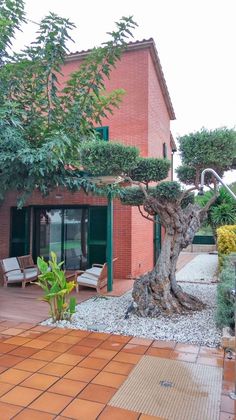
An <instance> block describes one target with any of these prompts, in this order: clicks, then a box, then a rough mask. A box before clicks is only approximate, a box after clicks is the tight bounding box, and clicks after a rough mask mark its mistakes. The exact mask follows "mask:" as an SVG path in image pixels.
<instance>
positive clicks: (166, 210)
mask: <svg viewBox="0 0 236 420" xmlns="http://www.w3.org/2000/svg"><path fill="white" fill-rule="evenodd" d="M144 209H145V210H146V211H147V212H148V213H149V214H154V213H158V216H159V219H160V222H161V224H162V225H163V226H164V227H165V229H166V233H165V238H164V242H163V246H162V249H161V253H160V256H159V258H158V261H157V263H156V266H155V267H154V269H153V270H152V271H150V272H149V273H147V274H145V275H143V276H141V277H139V278H138V279H137V280H136V281H135V283H134V287H133V293H132V295H133V299H134V302H135V303H136V305H135V313H137V314H138V315H140V316H143V317H145V316H150V317H156V316H159V315H172V314H174V313H182V312H184V311H187V310H190V311H195V310H200V309H202V308H203V307H204V304H203V303H202V302H201V301H199V299H197V298H196V297H194V296H191V295H189V294H187V293H185V292H184V291H183V290H182V289H181V287H180V286H179V285H178V284H177V282H176V276H175V273H176V264H177V260H178V257H179V254H180V252H181V251H182V249H184V248H186V247H187V246H188V245H189V244H191V243H192V241H193V238H194V235H195V233H196V232H197V231H198V229H199V227H200V226H201V224H202V222H203V220H204V219H205V217H206V215H207V211H205V210H203V209H200V208H199V207H198V206H197V205H193V204H189V205H188V206H187V207H186V208H185V209H182V208H181V205H180V203H178V204H177V203H176V202H175V203H171V202H169V203H167V204H166V205H165V206H163V205H160V204H159V203H158V202H157V200H155V198H152V197H148V198H147V199H146V201H145V204H144Z"/></svg>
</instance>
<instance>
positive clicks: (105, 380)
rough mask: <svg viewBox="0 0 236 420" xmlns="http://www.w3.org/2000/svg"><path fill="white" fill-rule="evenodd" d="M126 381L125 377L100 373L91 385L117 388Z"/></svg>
mask: <svg viewBox="0 0 236 420" xmlns="http://www.w3.org/2000/svg"><path fill="white" fill-rule="evenodd" d="M126 379H127V376H124V375H118V374H116V373H110V372H100V373H99V374H98V375H97V376H96V377H95V378H94V379H93V380H92V383H93V384H98V385H105V386H110V387H112V388H119V387H120V386H121V384H123V382H124V381H125V380H126Z"/></svg>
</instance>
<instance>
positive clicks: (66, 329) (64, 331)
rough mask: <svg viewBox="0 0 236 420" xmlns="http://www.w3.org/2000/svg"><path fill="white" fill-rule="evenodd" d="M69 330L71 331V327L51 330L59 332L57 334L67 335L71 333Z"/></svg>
mask: <svg viewBox="0 0 236 420" xmlns="http://www.w3.org/2000/svg"><path fill="white" fill-rule="evenodd" d="M69 331H71V330H70V329H69V328H56V327H54V328H52V329H51V330H50V331H49V332H50V333H52V334H57V335H60V336H62V335H66V334H68V333H69Z"/></svg>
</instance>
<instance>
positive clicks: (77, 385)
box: [48, 378, 88, 397]
mask: <svg viewBox="0 0 236 420" xmlns="http://www.w3.org/2000/svg"><path fill="white" fill-rule="evenodd" d="M86 385H88V384H87V382H80V381H72V380H71V379H65V378H62V379H59V381H57V383H55V384H54V385H53V386H51V387H50V388H49V389H48V392H54V393H55V394H62V395H67V396H68V397H76V395H78V394H79V392H80V391H82V389H84V388H85V387H86Z"/></svg>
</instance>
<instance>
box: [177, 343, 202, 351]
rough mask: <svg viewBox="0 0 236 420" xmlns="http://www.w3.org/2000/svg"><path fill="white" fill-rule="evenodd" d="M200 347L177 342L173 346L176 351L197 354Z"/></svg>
mask: <svg viewBox="0 0 236 420" xmlns="http://www.w3.org/2000/svg"><path fill="white" fill-rule="evenodd" d="M199 349H200V347H199V346H193V345H191V344H184V343H177V344H176V346H175V350H176V351H183V352H185V353H194V354H198V352H199Z"/></svg>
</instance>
